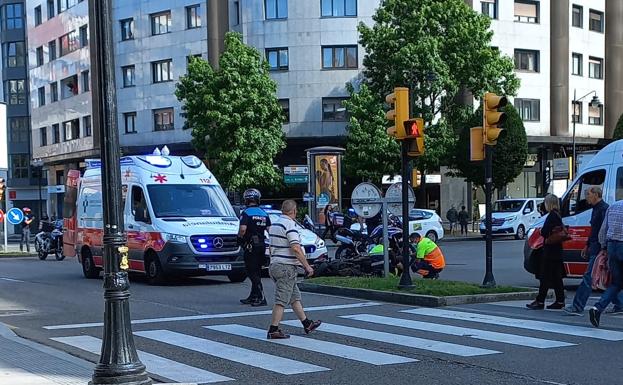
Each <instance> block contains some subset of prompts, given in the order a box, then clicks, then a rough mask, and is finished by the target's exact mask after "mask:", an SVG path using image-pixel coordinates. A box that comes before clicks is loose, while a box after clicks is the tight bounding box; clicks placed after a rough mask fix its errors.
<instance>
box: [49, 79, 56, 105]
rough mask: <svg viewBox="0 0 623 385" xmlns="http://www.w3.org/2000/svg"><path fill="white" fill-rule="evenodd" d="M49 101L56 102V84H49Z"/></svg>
mask: <svg viewBox="0 0 623 385" xmlns="http://www.w3.org/2000/svg"><path fill="white" fill-rule="evenodd" d="M50 99H51V100H52V102H58V83H56V82H54V83H50Z"/></svg>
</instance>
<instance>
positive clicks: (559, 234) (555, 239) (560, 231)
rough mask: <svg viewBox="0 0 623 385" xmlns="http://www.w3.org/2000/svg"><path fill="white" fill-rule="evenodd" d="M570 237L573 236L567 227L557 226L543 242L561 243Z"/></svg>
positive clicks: (550, 243) (547, 243)
mask: <svg viewBox="0 0 623 385" xmlns="http://www.w3.org/2000/svg"><path fill="white" fill-rule="evenodd" d="M570 239H571V236H570V235H569V232H568V231H567V228H566V227H563V226H556V227H554V228H553V229H552V232H551V233H550V234H549V236H548V237H547V238H545V242H543V243H544V244H546V245H559V244H561V243H563V242H565V241H568V240H570Z"/></svg>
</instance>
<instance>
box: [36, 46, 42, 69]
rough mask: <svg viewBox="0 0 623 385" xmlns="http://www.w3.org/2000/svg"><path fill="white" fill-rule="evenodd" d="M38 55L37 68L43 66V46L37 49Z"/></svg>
mask: <svg viewBox="0 0 623 385" xmlns="http://www.w3.org/2000/svg"><path fill="white" fill-rule="evenodd" d="M36 55H37V66H41V65H43V46H41V47H37V50H36Z"/></svg>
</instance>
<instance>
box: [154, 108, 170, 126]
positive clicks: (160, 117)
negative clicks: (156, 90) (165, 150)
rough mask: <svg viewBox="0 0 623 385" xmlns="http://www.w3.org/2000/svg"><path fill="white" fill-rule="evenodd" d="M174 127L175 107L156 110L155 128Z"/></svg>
mask: <svg viewBox="0 0 623 385" xmlns="http://www.w3.org/2000/svg"><path fill="white" fill-rule="evenodd" d="M172 129H173V108H161V109H159V110H154V130H155V131H167V130H172Z"/></svg>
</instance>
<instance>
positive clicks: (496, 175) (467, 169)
mask: <svg viewBox="0 0 623 385" xmlns="http://www.w3.org/2000/svg"><path fill="white" fill-rule="evenodd" d="M502 111H504V112H505V113H506V115H507V117H508V119H507V121H506V123H505V124H504V131H502V134H501V135H500V137H499V138H498V143H497V145H496V146H494V147H493V149H494V152H493V186H494V187H495V188H498V189H499V188H502V187H504V186H506V185H507V184H509V183H511V182H512V181H514V180H515V178H517V176H519V174H521V172H522V171H523V167H524V164H525V163H526V157H527V156H528V138H527V137H526V129H525V128H524V125H523V121H522V120H521V117H520V116H519V113H518V112H517V110H516V109H515V107H513V106H512V105H507V106H506V107H504V108H503V109H502ZM461 126H462V127H463V130H462V131H461V134H460V138H459V141H458V143H457V147H456V151H455V156H454V162H453V163H454V168H455V169H456V170H458V172H457V174H456V176H459V177H463V178H465V179H466V180H467V181H469V182H472V183H474V184H476V185H478V186H484V184H485V164H484V161H481V162H472V161H470V128H471V127H478V126H482V109H478V110H477V111H476V112H474V113H473V114H472V115H471V117H470V118H469V119H468V120H465V121H463V124H461Z"/></svg>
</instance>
